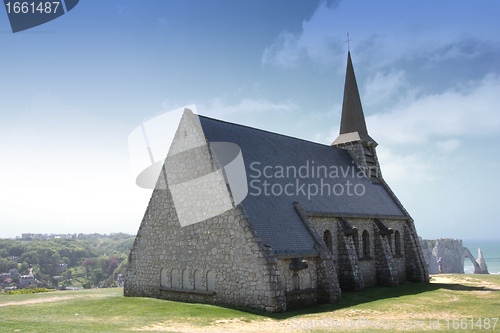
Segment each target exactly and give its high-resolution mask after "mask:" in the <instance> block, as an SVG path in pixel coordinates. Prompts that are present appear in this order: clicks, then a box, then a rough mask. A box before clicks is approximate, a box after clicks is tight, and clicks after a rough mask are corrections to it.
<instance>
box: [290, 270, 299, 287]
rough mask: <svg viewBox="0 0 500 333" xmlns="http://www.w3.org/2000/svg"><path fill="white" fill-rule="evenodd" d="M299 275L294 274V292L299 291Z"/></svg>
mask: <svg viewBox="0 0 500 333" xmlns="http://www.w3.org/2000/svg"><path fill="white" fill-rule="evenodd" d="M299 289H300V285H299V274H297V273H293V275H292V290H299Z"/></svg>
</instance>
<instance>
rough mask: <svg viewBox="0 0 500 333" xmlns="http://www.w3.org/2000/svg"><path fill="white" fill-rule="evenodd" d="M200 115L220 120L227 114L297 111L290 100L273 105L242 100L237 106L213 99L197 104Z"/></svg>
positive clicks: (253, 100)
mask: <svg viewBox="0 0 500 333" xmlns="http://www.w3.org/2000/svg"><path fill="white" fill-rule="evenodd" d="M197 107H198V111H199V114H200V115H205V116H209V117H215V118H220V117H223V116H224V115H229V114H247V113H256V112H283V111H292V110H295V109H297V104H296V103H295V102H293V101H291V100H288V101H284V102H280V103H273V102H270V101H268V100H266V99H257V100H255V99H250V98H245V99H242V100H241V101H240V102H239V103H238V104H228V103H225V102H223V101H222V99H220V98H215V99H213V100H212V101H211V102H209V103H208V104H197Z"/></svg>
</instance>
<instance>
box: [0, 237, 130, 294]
mask: <svg viewBox="0 0 500 333" xmlns="http://www.w3.org/2000/svg"><path fill="white" fill-rule="evenodd" d="M133 242H134V236H132V235H127V234H113V235H111V236H109V235H98V234H91V235H84V234H80V235H78V237H76V239H68V238H54V239H50V240H49V239H36V238H32V239H0V273H8V272H9V271H10V270H11V269H16V270H17V271H18V273H19V275H27V274H29V272H30V269H32V273H33V276H34V277H35V278H36V279H37V280H38V281H40V282H41V283H42V286H43V287H47V288H56V287H57V288H61V287H64V286H66V285H74V284H75V283H76V285H77V286H83V287H87V288H90V287H94V286H106V285H107V286H110V285H112V284H113V282H114V281H115V280H116V275H117V274H120V273H123V272H124V270H125V267H126V264H127V257H128V254H129V252H130V249H131V247H132V244H133ZM84 263H85V264H84ZM61 264H63V265H61ZM64 264H66V265H67V266H66V265H64ZM12 280H13V284H15V283H16V281H18V280H19V278H17V279H16V278H15V277H13V278H12Z"/></svg>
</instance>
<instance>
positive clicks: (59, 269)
mask: <svg viewBox="0 0 500 333" xmlns="http://www.w3.org/2000/svg"><path fill="white" fill-rule="evenodd" d="M67 269H68V264H66V263H62V264H59V265H57V266H56V271H57V272H59V273H61V272H64V271H65V270H67Z"/></svg>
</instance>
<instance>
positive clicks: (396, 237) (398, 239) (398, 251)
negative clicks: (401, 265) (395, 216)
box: [394, 230, 401, 255]
mask: <svg viewBox="0 0 500 333" xmlns="http://www.w3.org/2000/svg"><path fill="white" fill-rule="evenodd" d="M394 240H395V241H396V255H400V254H401V234H400V233H399V231H398V230H396V232H395V233H394Z"/></svg>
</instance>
